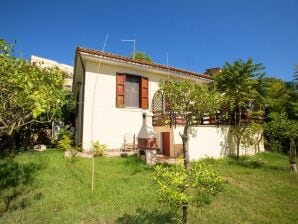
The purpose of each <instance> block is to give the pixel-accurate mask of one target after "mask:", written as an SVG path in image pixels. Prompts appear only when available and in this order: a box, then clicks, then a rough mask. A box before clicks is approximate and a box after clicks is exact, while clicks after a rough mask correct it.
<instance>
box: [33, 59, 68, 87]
mask: <svg viewBox="0 0 298 224" xmlns="http://www.w3.org/2000/svg"><path fill="white" fill-rule="evenodd" d="M30 63H31V64H32V65H36V66H40V67H42V68H46V67H58V68H60V69H61V70H62V71H64V72H65V73H66V74H67V75H68V77H67V78H65V80H64V87H65V88H66V89H68V90H71V89H72V77H73V67H72V66H70V65H66V64H61V63H59V62H57V61H53V60H50V59H46V58H41V57H37V56H34V55H32V56H31V58H30Z"/></svg>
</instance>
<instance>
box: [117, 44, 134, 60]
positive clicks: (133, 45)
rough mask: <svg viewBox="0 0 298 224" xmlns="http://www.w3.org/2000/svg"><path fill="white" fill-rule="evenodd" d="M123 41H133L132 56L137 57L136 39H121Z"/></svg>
mask: <svg viewBox="0 0 298 224" xmlns="http://www.w3.org/2000/svg"><path fill="white" fill-rule="evenodd" d="M120 41H123V42H133V56H132V58H133V59H135V56H136V39H131V40H120Z"/></svg>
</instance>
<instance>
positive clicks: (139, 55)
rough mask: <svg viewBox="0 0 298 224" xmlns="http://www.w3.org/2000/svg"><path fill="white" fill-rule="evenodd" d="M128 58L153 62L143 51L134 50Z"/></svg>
mask: <svg viewBox="0 0 298 224" xmlns="http://www.w3.org/2000/svg"><path fill="white" fill-rule="evenodd" d="M130 58H134V59H138V60H142V61H146V62H153V60H152V58H151V57H150V56H149V55H148V54H146V53H145V52H143V51H136V52H135V54H134V53H132V54H131V55H130Z"/></svg>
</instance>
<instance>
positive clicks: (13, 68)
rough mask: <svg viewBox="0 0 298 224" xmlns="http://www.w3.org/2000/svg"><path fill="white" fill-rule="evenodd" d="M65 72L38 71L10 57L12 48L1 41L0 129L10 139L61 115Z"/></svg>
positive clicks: (13, 145) (52, 70)
mask: <svg viewBox="0 0 298 224" xmlns="http://www.w3.org/2000/svg"><path fill="white" fill-rule="evenodd" d="M64 75H65V74H64V73H63V72H62V71H61V70H59V69H58V68H39V67H36V66H32V65H31V64H30V63H29V62H28V61H26V60H23V59H20V58H17V57H15V56H14V55H13V45H10V44H8V43H7V42H6V41H5V40H2V39H1V40H0V130H1V133H2V135H3V134H6V135H7V136H9V138H10V139H11V149H12V150H13V151H14V150H15V142H14V134H15V133H16V132H17V131H18V130H20V128H22V127H24V126H26V125H29V124H33V123H46V122H49V121H51V120H53V118H54V117H57V116H59V115H61V107H62V106H63V105H64V99H65V96H66V91H65V90H64V89H63V82H64Z"/></svg>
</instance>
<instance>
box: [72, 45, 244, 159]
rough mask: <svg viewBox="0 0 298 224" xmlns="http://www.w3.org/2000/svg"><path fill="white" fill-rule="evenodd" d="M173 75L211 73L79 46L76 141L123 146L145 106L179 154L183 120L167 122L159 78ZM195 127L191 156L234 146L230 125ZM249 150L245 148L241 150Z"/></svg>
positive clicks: (169, 148) (162, 141) (161, 140)
mask: <svg viewBox="0 0 298 224" xmlns="http://www.w3.org/2000/svg"><path fill="white" fill-rule="evenodd" d="M171 79H176V80H185V79H190V80H194V81H196V82H198V83H209V82H211V81H212V80H211V77H210V76H208V75H204V74H199V73H196V72H191V71H186V70H183V69H178V68H174V67H169V66H165V65H160V64H156V63H150V62H145V61H140V60H137V59H131V58H128V57H123V56H120V55H115V54H111V53H106V52H102V51H97V50H91V49H87V48H77V49H76V52H75V66H74V80H73V88H72V89H73V94H74V95H75V97H76V99H77V113H76V127H75V143H76V144H77V145H81V146H82V148H83V149H84V150H90V149H91V146H92V142H94V141H97V140H98V141H99V142H100V143H102V144H106V145H107V146H108V149H121V148H123V144H124V136H126V135H127V134H131V135H134V136H135V139H137V136H138V134H139V133H140V130H141V127H142V123H143V113H144V112H145V113H147V114H150V113H153V121H152V122H151V123H152V125H153V129H154V131H155V132H156V133H157V147H158V148H159V149H160V151H161V153H163V154H165V155H168V156H171V157H175V156H177V155H178V154H181V151H182V140H181V137H180V135H179V133H180V132H183V126H181V125H179V123H177V125H173V126H172V127H170V126H168V125H167V126H166V125H163V123H162V122H159V117H158V116H159V114H158V112H159V109H161V108H163V106H162V105H163V104H164V102H163V101H162V97H160V91H158V90H159V83H160V81H161V80H171ZM193 130H194V132H193V133H195V132H196V131H197V136H195V135H191V138H190V140H189V156H190V159H198V158H201V157H204V156H212V157H222V156H224V155H227V154H230V153H231V150H234V149H233V147H234V146H233V144H232V140H231V135H230V132H229V126H224V125H221V126H218V125H211V123H210V122H208V119H207V121H204V122H203V123H202V125H198V126H197V127H194V128H193ZM246 151H247V150H244V149H243V150H242V154H244V153H245V152H246Z"/></svg>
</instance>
